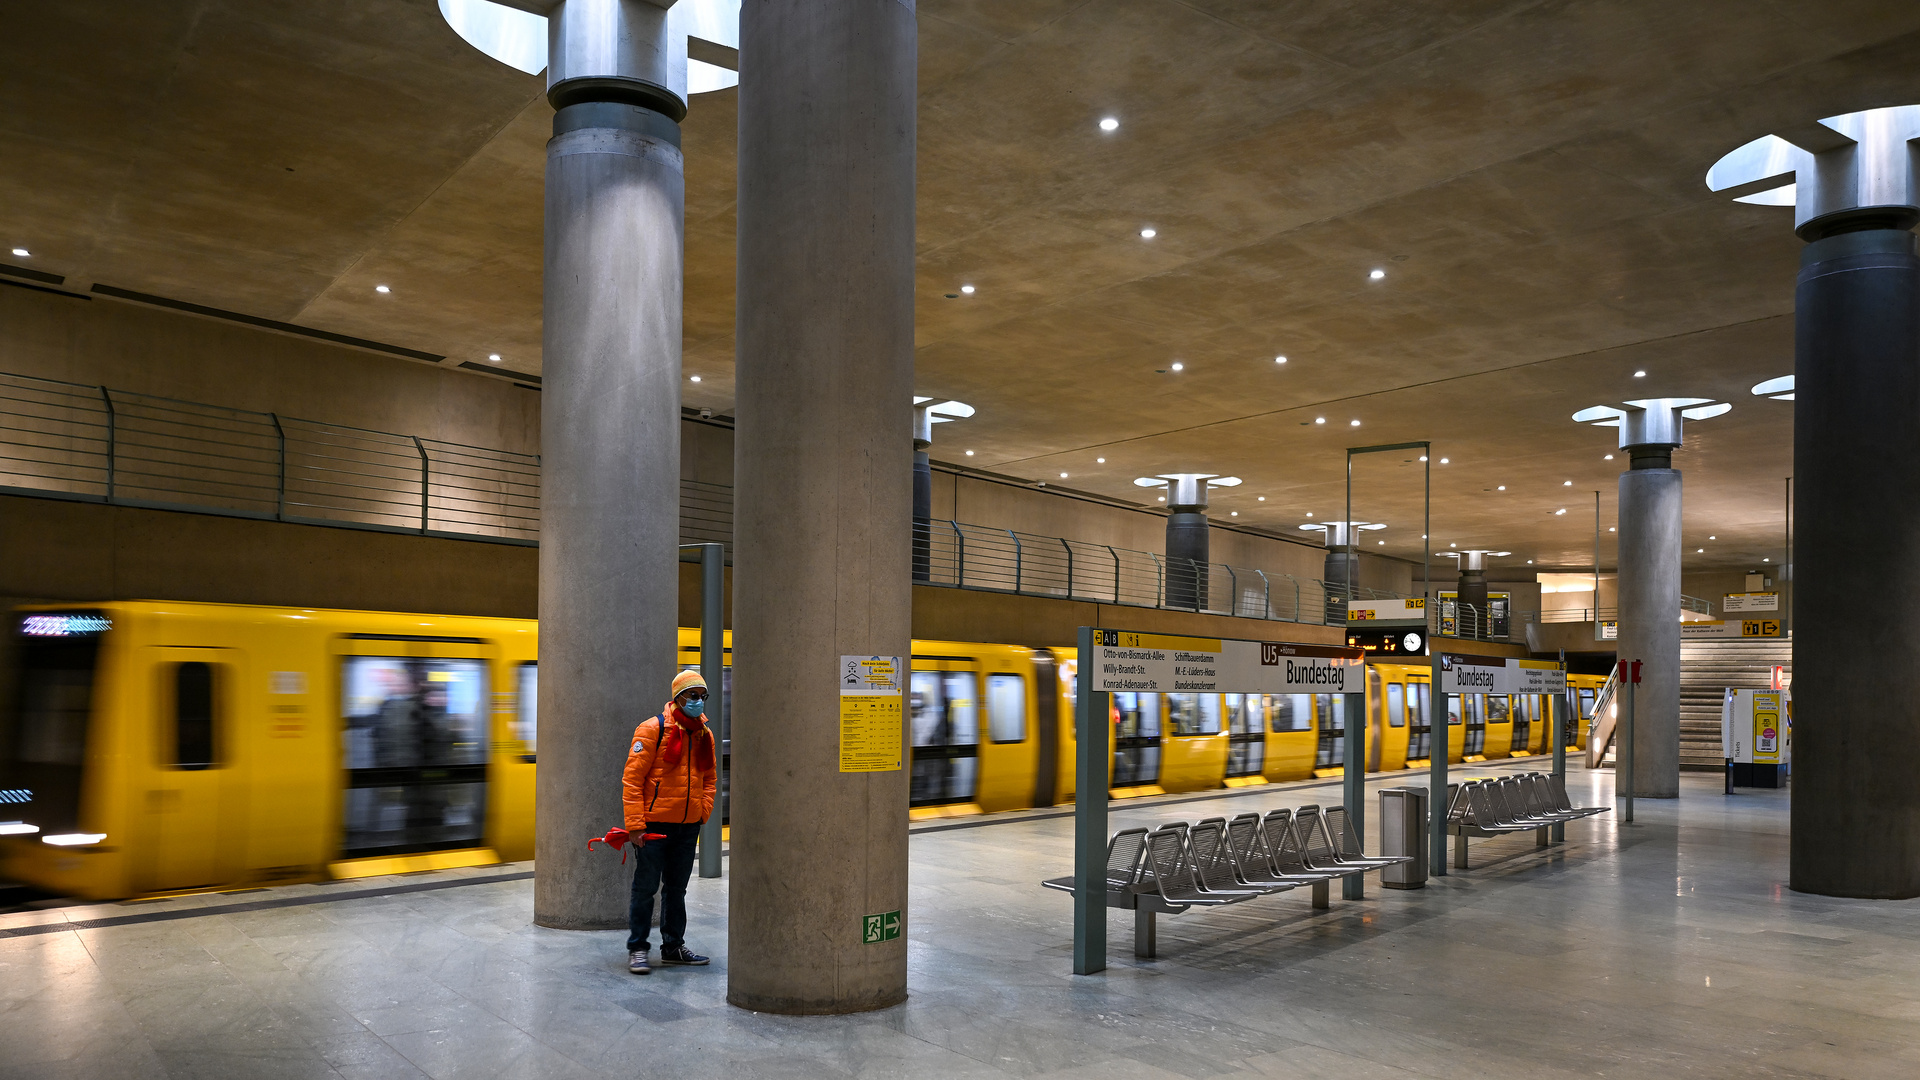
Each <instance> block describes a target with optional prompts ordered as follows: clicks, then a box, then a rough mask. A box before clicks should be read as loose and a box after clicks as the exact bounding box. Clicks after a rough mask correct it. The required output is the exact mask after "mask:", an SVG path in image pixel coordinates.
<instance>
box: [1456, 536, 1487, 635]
mask: <svg viewBox="0 0 1920 1080" xmlns="http://www.w3.org/2000/svg"><path fill="white" fill-rule="evenodd" d="M1454 596H1455V598H1456V599H1457V600H1458V601H1459V605H1460V609H1459V610H1460V624H1461V625H1462V626H1463V627H1464V626H1468V625H1471V626H1473V627H1475V628H1476V629H1477V630H1478V632H1479V635H1480V636H1481V637H1485V636H1487V634H1488V633H1489V632H1490V631H1491V626H1492V624H1491V622H1490V621H1489V620H1488V618H1487V553H1486V552H1484V551H1463V552H1461V553H1460V582H1459V584H1457V585H1455V586H1454Z"/></svg>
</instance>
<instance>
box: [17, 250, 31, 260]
mask: <svg viewBox="0 0 1920 1080" xmlns="http://www.w3.org/2000/svg"><path fill="white" fill-rule="evenodd" d="M13 253H14V254H15V255H18V256H19V257H21V258H23V259H31V258H33V252H31V251H28V250H27V249H26V248H14V249H13Z"/></svg>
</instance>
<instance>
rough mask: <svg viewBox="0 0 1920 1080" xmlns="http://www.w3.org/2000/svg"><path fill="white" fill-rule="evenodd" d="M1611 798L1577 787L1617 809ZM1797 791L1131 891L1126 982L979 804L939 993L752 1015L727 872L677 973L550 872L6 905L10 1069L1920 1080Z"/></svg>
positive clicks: (1899, 972) (919, 980)
mask: <svg viewBox="0 0 1920 1080" xmlns="http://www.w3.org/2000/svg"><path fill="white" fill-rule="evenodd" d="M1494 771H1498V770H1496V769H1490V768H1486V767H1473V768H1470V769H1469V770H1467V774H1468V775H1475V774H1485V773H1489V772H1494ZM1399 782H1405V780H1404V779H1403V780H1401V781H1399ZM1376 786H1378V785H1377V784H1376ZM1610 786H1611V775H1610V774H1608V773H1587V772H1584V771H1582V770H1579V769H1578V768H1575V769H1574V770H1573V775H1572V776H1571V777H1570V784H1569V787H1570V788H1571V790H1572V792H1573V795H1574V798H1575V801H1577V802H1582V803H1589V804H1597V803H1600V802H1603V801H1604V800H1605V799H1607V798H1608V797H1609V794H1610ZM1337 792H1338V789H1337V788H1336V787H1334V786H1332V785H1320V786H1307V785H1298V786H1295V785H1288V786H1282V787H1269V788H1257V789H1253V790H1251V791H1249V792H1246V793H1238V794H1233V795H1231V796H1225V797H1213V798H1208V799H1205V800H1192V799H1188V800H1184V801H1178V802H1175V801H1174V800H1172V799H1168V800H1163V801H1162V804H1161V805H1159V806H1156V807H1144V808H1131V807H1130V808H1128V809H1126V810H1124V811H1118V812H1116V813H1115V815H1114V818H1115V821H1116V823H1118V824H1157V823H1159V822H1161V821H1165V820H1173V819H1177V818H1189V819H1192V818H1199V817H1204V816H1210V815H1213V814H1216V813H1223V812H1240V811H1243V810H1246V809H1265V808H1267V807H1271V806H1287V805H1297V804H1300V803H1306V802H1322V803H1331V802H1334V801H1337V799H1338V794H1337ZM1166 803H1173V805H1166ZM1375 805H1377V804H1375ZM1786 810H1787V800H1786V796H1785V793H1781V792H1766V793H1762V792H1745V791H1743V792H1742V793H1740V794H1738V795H1735V796H1732V797H1727V796H1724V795H1723V794H1722V793H1721V792H1720V789H1719V781H1718V779H1717V778H1713V777H1706V776H1698V777H1689V778H1688V779H1687V781H1686V782H1685V784H1684V794H1683V795H1682V797H1681V798H1680V799H1679V800H1676V801H1665V802H1657V801H1648V800H1643V801H1641V802H1640V803H1639V806H1638V817H1639V821H1638V822H1637V823H1636V824H1634V825H1631V826H1624V827H1623V826H1621V825H1620V824H1619V823H1617V822H1615V821H1614V820H1613V815H1604V816H1602V817H1600V818H1598V819H1591V820H1589V821H1586V822H1580V823H1576V824H1573V825H1570V826H1569V827H1568V839H1567V842H1566V843H1565V844H1562V845H1558V846H1555V847H1553V848H1550V849H1546V850H1536V849H1535V848H1534V846H1533V843H1532V840H1531V834H1525V835H1523V836H1522V837H1520V838H1514V839H1500V840H1491V841H1482V842H1480V843H1479V844H1478V845H1477V847H1476V850H1475V853H1474V855H1475V859H1474V862H1475V865H1474V867H1473V869H1471V870H1469V871H1467V872H1464V873H1461V872H1457V871H1456V872H1453V873H1451V874H1449V875H1448V876H1447V877H1444V878H1438V879H1435V880H1434V881H1433V882H1432V884H1431V886H1430V887H1429V888H1427V889H1424V890H1420V891H1409V892H1392V891H1385V890H1382V889H1380V888H1379V887H1378V886H1377V884H1375V883H1374V882H1372V881H1371V880H1370V881H1369V885H1368V898H1367V899H1366V900H1364V901H1359V902H1343V901H1341V900H1339V899H1338V893H1337V890H1336V894H1335V896H1336V898H1335V900H1334V903H1333V906H1332V908H1331V910H1327V911H1321V912H1315V911H1313V910H1312V909H1311V908H1310V907H1309V904H1308V901H1307V898H1306V896H1305V895H1304V892H1298V893H1292V894H1286V895H1282V896H1276V897H1270V898H1265V899H1262V900H1256V901H1253V902H1251V903H1247V904H1242V905H1238V906H1235V907H1234V908H1231V909H1228V910H1225V911H1215V912H1206V913H1190V914H1187V915H1184V916H1179V917H1174V918H1163V919H1162V921H1161V929H1160V953H1161V955H1160V958H1159V959H1157V960H1136V959H1134V957H1133V956H1132V955H1131V918H1130V916H1128V915H1126V914H1125V913H1118V912H1116V913H1115V914H1114V916H1113V919H1112V924H1111V931H1110V933H1111V940H1112V945H1113V959H1112V964H1113V966H1112V967H1111V968H1110V969H1109V970H1107V971H1106V972H1104V973H1102V974H1100V975H1096V976H1090V977H1075V976H1073V975H1071V974H1069V973H1068V972H1069V968H1070V963H1069V955H1070V948H1069V945H1070V938H1071V908H1070V903H1069V901H1068V898H1067V897H1066V896H1065V895H1064V894H1060V893H1053V892H1045V891H1042V890H1041V889H1040V888H1039V887H1038V885H1037V882H1038V881H1039V879H1041V878H1042V877H1047V876H1052V875H1056V874H1063V873H1065V872H1067V870H1068V862H1067V860H1068V850H1069V848H1068V845H1069V837H1070V835H1071V830H1072V821H1071V819H1070V818H1065V817H1060V816H1047V815H1028V816H1027V817H1026V818H1024V819H1014V820H1005V819H1002V820H997V821H995V822H992V823H988V824H983V825H978V826H976V825H975V823H973V822H959V823H954V822H943V823H940V825H938V826H936V827H933V828H929V829H925V830H923V831H920V832H917V833H916V835H915V838H914V840H913V843H912V858H913V907H912V910H911V915H910V925H909V928H908V936H909V938H910V943H911V957H912V969H911V971H912V975H911V978H912V996H911V999H910V1000H909V1001H908V1002H907V1003H906V1004H904V1005H902V1006H899V1007H896V1008H893V1009H889V1010H886V1011H884V1012H877V1013H869V1014H864V1015H858V1016H850V1017H830V1018H790V1017H778V1016H770V1015H757V1014H753V1013H748V1012H743V1011H741V1010H738V1009H734V1008H731V1007H730V1006H728V1005H727V1004H726V1003H725V1000H724V989H725V985H726V964H727V957H726V955H725V953H726V940H725V938H726V935H725V931H724V922H725V918H726V891H725V885H724V882H721V881H697V880H696V882H695V884H694V889H693V892H692V896H691V907H692V911H693V927H692V932H691V933H690V935H689V938H690V940H691V942H692V944H693V945H694V946H695V947H696V948H698V949H700V950H702V951H707V952H711V953H713V954H714V964H713V966H712V967H710V968H704V969H667V970H658V971H656V972H655V973H654V974H653V975H651V976H647V977H644V978H641V977H635V976H630V975H628V974H627V973H626V971H625V966H624V959H625V958H624V955H623V954H622V951H621V949H622V943H621V937H620V935H619V934H618V933H600V934H583V933H565V932H559V931H550V930H543V929H539V928H536V927H534V926H532V925H530V923H529V922H528V911H529V909H530V903H531V893H532V883H531V882H530V881H528V880H526V879H525V877H524V876H521V875H524V874H525V872H526V871H527V870H528V869H529V867H527V866H512V867H495V868H487V869H484V870H473V871H464V872H461V873H458V874H442V875H432V876H426V877H409V878H405V879H379V880H375V881H363V882H355V883H349V884H339V885H330V886H299V887H292V888H288V889H276V890H270V891H268V892H265V893H249V894H246V895H242V896H211V897H195V898H188V899H182V900H175V901H164V902H157V903H152V904H142V905H101V906H94V907H85V908H59V909H53V910H47V911H37V912H26V913H18V914H13V915H5V916H0V1077H9V1078H11V1077H33V1078H57V1077H113V1078H129V1080H130V1078H137V1077H158V1076H171V1077H182V1078H185V1077H193V1078H216V1077H275V1078H281V1077H285V1078H303V1077H420V1076H431V1077H589V1076H621V1077H636V1076H648V1077H654V1076H657V1077H670V1078H673V1080H700V1078H705V1077H714V1078H722V1077H725V1078H754V1077H892V1076H898V1077H939V1076H962V1077H1002V1076H1017V1077H1049V1078H1058V1080H1068V1078H1075V1080H1078V1078H1085V1080H1151V1078H1163V1077H1192V1078H1203V1077H1212V1076H1231V1075H1241V1076H1249V1077H1321V1076H1325V1077H1340V1078H1352V1080H1363V1078H1368V1080H1370V1078H1385V1077H1412V1076H1428V1077H1462V1078H1466V1077H1474V1078H1478V1077H1516V1078H1518V1077H1526V1078H1530V1080H1531V1078H1557V1077H1571V1076H1618V1077H1666V1076H1688V1077H1720V1076H1725V1077H1736V1076H1737V1077H1775V1076H1781V1077H1786V1076H1821V1077H1847V1078H1860V1080H1867V1078H1879V1077H1887V1078H1893V1077H1901V1078H1910V1077H1914V1076H1916V1075H1920V1041H1916V1040H1915V1039H1914V1037H1913V1033H1914V1031H1915V1025H1916V1022H1920V903H1913V902H1868V901H1839V900H1829V899H1823V898H1819V897H1812V896H1803V895H1799V894H1795V893H1792V892H1789V891H1788V890H1787V888H1786V860H1787V839H1786V828H1787V814H1786ZM956 824H957V825H959V826H960V827H955V826H956ZM447 886H451V887H447ZM396 889H407V890H410V891H392V890H396ZM328 890H334V891H335V892H334V894H333V895H338V896H341V897H342V898H340V899H332V900H327V901H325V902H319V903H304V902H300V901H304V900H306V899H309V898H313V897H319V896H323V895H327V894H328V892H327V891H328ZM372 890H381V891H384V894H383V895H371V896H369V895H361V896H358V897H357V898H354V897H352V896H351V894H352V893H354V892H359V893H365V892H368V891H372ZM274 905H284V906H274ZM189 911H190V912H193V914H192V915H190V916H189V917H179V918H174V917H172V915H173V913H176V912H189ZM154 916H166V921H158V920H155V919H154V918H153V917H154ZM129 919H131V920H134V921H128V920H129ZM49 924H58V925H57V927H56V928H52V929H48V926H49Z"/></svg>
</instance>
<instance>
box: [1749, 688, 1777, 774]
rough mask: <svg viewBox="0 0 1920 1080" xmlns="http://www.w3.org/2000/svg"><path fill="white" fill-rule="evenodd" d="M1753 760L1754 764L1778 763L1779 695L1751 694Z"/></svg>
mask: <svg viewBox="0 0 1920 1080" xmlns="http://www.w3.org/2000/svg"><path fill="white" fill-rule="evenodd" d="M1753 761H1754V764H1756V765H1778V764H1779V763H1780V695H1779V694H1778V693H1771V692H1769V693H1764V694H1755V695H1753Z"/></svg>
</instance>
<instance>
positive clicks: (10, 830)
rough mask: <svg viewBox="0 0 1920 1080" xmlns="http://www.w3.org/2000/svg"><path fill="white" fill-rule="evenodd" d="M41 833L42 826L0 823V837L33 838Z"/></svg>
mask: <svg viewBox="0 0 1920 1080" xmlns="http://www.w3.org/2000/svg"><path fill="white" fill-rule="evenodd" d="M39 831H40V826H38V825H29V824H27V823H26V822H24V821H0V836H32V835H33V834H34V833H37V832H39Z"/></svg>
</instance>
